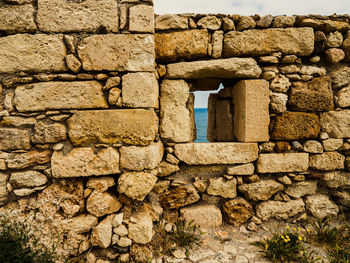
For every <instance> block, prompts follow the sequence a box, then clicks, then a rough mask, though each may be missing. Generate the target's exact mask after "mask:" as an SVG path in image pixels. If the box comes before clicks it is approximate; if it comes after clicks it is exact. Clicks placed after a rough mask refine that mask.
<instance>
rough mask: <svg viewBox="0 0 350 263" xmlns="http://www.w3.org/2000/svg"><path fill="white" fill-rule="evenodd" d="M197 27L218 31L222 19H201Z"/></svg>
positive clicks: (207, 17) (209, 16)
mask: <svg viewBox="0 0 350 263" xmlns="http://www.w3.org/2000/svg"><path fill="white" fill-rule="evenodd" d="M197 25H198V26H199V27H201V28H205V29H209V30H218V29H220V27H221V19H220V18H217V17H216V16H211V15H207V16H205V17H203V18H201V19H199V21H198V22H197Z"/></svg>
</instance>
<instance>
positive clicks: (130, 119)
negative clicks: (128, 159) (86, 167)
mask: <svg viewBox="0 0 350 263" xmlns="http://www.w3.org/2000/svg"><path fill="white" fill-rule="evenodd" d="M67 122H68V127H69V137H70V139H71V141H72V142H73V144H74V145H76V146H78V145H89V144H91V143H107V144H113V143H120V142H124V143H127V144H131V145H141V146H146V145H149V144H150V143H151V142H152V141H154V139H155V137H156V134H157V133H158V117H157V115H156V114H155V112H154V111H149V110H142V109H135V110H129V109H122V110H104V111H78V112H77V113H75V114H74V115H73V116H72V117H71V118H70V119H68V121H67Z"/></svg>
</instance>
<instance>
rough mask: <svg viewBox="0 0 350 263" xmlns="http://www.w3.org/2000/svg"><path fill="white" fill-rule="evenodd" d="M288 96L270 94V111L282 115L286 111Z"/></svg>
mask: <svg viewBox="0 0 350 263" xmlns="http://www.w3.org/2000/svg"><path fill="white" fill-rule="evenodd" d="M287 102H288V95H286V94H283V93H274V92H271V93H270V110H271V111H272V112H273V113H283V112H286V111H287Z"/></svg>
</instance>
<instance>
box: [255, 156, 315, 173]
mask: <svg viewBox="0 0 350 263" xmlns="http://www.w3.org/2000/svg"><path fill="white" fill-rule="evenodd" d="M308 168H309V154H307V153H271V154H260V155H259V160H258V163H257V170H258V172H259V173H287V172H303V171H306V170H307V169H308Z"/></svg>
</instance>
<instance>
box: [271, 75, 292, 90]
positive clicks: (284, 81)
mask: <svg viewBox="0 0 350 263" xmlns="http://www.w3.org/2000/svg"><path fill="white" fill-rule="evenodd" d="M290 86H291V83H290V81H289V79H288V78H287V77H285V76H284V75H277V76H276V77H275V78H274V79H273V80H272V81H271V83H270V89H271V90H272V91H275V92H283V93H286V92H287V91H288V90H289V87H290Z"/></svg>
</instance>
